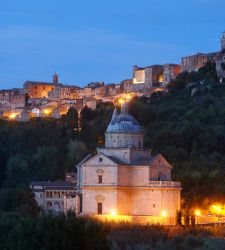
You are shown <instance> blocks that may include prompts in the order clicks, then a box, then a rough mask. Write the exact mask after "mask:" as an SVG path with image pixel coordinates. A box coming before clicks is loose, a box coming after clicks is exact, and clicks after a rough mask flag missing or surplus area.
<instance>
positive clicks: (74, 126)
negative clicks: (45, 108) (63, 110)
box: [64, 107, 78, 139]
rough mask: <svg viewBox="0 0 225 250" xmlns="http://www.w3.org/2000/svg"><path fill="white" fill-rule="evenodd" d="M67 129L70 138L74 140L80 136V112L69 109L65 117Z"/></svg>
mask: <svg viewBox="0 0 225 250" xmlns="http://www.w3.org/2000/svg"><path fill="white" fill-rule="evenodd" d="M64 121H65V127H66V129H67V130H68V131H69V134H70V137H71V138H72V139H73V138H75V137H76V136H77V135H78V112H77V110H76V109H74V108H72V107H71V108H69V110H68V112H67V114H66V115H65V116H64Z"/></svg>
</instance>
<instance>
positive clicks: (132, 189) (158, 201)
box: [77, 105, 181, 217]
mask: <svg viewBox="0 0 225 250" xmlns="http://www.w3.org/2000/svg"><path fill="white" fill-rule="evenodd" d="M77 170H78V183H77V184H78V190H79V191H80V192H81V194H82V214H83V215H98V214H99V215H107V214H111V213H113V211H114V213H116V214H118V215H125V216H131V217H134V216H160V215H161V214H162V212H164V213H166V214H167V215H168V216H171V217H175V214H176V211H177V210H179V209H180V191H181V185H180V182H174V181H171V170H172V166H171V165H170V164H169V163H168V162H167V160H166V159H165V158H164V157H163V156H162V155H161V154H158V155H156V156H152V155H151V152H150V150H148V149H145V148H144V134H143V129H142V128H141V127H140V125H139V124H138V122H137V121H136V120H135V119H134V118H133V117H132V116H131V115H129V114H128V113H127V108H126V105H123V107H122V109H121V113H118V111H117V110H116V109H115V111H114V113H113V116H112V120H111V122H110V124H109V126H108V128H107V131H106V133H105V147H104V148H98V149H97V154H96V155H95V156H87V157H86V158H85V159H84V160H83V161H82V162H81V163H79V164H78V165H77Z"/></svg>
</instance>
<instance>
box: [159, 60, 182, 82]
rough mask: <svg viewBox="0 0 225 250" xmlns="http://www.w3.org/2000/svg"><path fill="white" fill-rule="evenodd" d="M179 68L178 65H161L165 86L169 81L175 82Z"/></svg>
mask: <svg viewBox="0 0 225 250" xmlns="http://www.w3.org/2000/svg"><path fill="white" fill-rule="evenodd" d="M180 72H181V67H180V65H178V64H169V63H167V64H164V65H163V81H164V82H165V84H166V85H167V84H168V83H169V82H170V81H171V80H175V79H176V77H177V75H178V74H180Z"/></svg>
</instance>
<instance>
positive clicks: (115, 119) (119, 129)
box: [106, 107, 143, 133]
mask: <svg viewBox="0 0 225 250" xmlns="http://www.w3.org/2000/svg"><path fill="white" fill-rule="evenodd" d="M122 108H123V107H122ZM142 132H143V128H142V127H141V126H140V125H139V123H138V122H137V120H136V119H135V118H134V117H133V116H131V115H130V114H128V113H127V111H126V109H124V110H122V111H121V113H120V114H118V112H117V110H116V109H115V111H114V113H113V116H112V120H111V122H110V124H109V126H108V128H107V130H106V133H142Z"/></svg>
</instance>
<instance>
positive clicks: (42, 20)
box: [0, 0, 225, 88]
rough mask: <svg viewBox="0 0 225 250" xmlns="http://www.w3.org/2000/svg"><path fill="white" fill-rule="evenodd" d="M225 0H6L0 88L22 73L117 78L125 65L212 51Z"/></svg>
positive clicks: (0, 26)
mask: <svg viewBox="0 0 225 250" xmlns="http://www.w3.org/2000/svg"><path fill="white" fill-rule="evenodd" d="M222 31H225V0H170V1H168V0H20V1H18V0H8V1H1V6H0V88H12V87H22V84H23V82H24V81H26V80H36V81H51V80H52V74H53V73H54V71H55V70H56V71H57V73H58V74H59V78H60V82H62V83H65V84H76V85H80V86H84V85H85V84H87V83H89V82H91V81H105V82H107V83H109V82H119V81H121V80H123V79H127V78H130V77H131V68H132V65H134V64H137V65H139V66H148V65H151V64H158V63H159V64H161V63H172V62H173V63H180V58H181V57H182V56H185V55H189V54H194V53H196V52H211V51H217V50H218V49H219V48H220V47H219V38H220V35H221V32H222Z"/></svg>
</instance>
